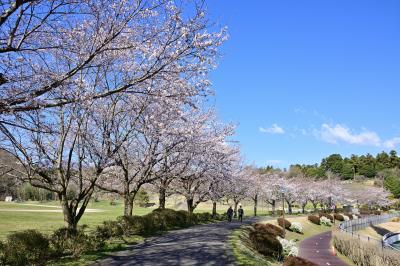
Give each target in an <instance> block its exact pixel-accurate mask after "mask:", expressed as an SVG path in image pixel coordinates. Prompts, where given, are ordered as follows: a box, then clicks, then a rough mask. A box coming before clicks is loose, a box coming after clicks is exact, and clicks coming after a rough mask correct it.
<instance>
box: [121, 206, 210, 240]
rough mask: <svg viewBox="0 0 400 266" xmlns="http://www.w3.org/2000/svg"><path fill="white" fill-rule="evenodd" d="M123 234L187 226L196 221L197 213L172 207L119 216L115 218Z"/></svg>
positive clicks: (150, 232) (146, 232) (150, 233)
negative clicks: (139, 214) (141, 214)
mask: <svg viewBox="0 0 400 266" xmlns="http://www.w3.org/2000/svg"><path fill="white" fill-rule="evenodd" d="M200 217H201V218H203V219H205V218H207V219H208V218H209V217H211V214H206V215H204V214H201V215H200ZM117 221H118V223H119V224H120V227H121V229H122V231H123V234H124V235H128V236H129V235H135V234H136V235H152V234H154V233H157V232H160V231H168V230H171V229H176V228H184V227H188V226H190V225H192V224H196V223H197V222H198V215H197V214H193V215H192V216H190V214H189V213H188V212H187V211H175V210H172V209H155V210H154V211H153V212H151V213H149V214H146V215H143V216H135V215H134V216H121V217H118V219H117Z"/></svg>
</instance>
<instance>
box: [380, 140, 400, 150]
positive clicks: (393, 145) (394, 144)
mask: <svg viewBox="0 0 400 266" xmlns="http://www.w3.org/2000/svg"><path fill="white" fill-rule="evenodd" d="M383 146H384V147H385V148H388V149H395V148H396V147H397V146H400V137H397V138H392V139H388V140H386V141H385V142H384V143H383Z"/></svg>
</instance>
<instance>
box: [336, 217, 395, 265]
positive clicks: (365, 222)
mask: <svg viewBox="0 0 400 266" xmlns="http://www.w3.org/2000/svg"><path fill="white" fill-rule="evenodd" d="M397 216H398V214H386V215H379V216H370V217H366V218H360V219H356V220H350V221H345V222H342V223H341V224H340V225H339V226H338V230H334V232H333V242H334V245H335V247H336V248H337V250H338V251H340V252H341V253H342V254H343V255H345V256H346V257H349V258H350V259H351V260H352V261H354V262H355V263H356V264H357V265H373V266H387V265H388V266H389V265H390V266H391V265H393V266H394V265H396V266H398V265H400V256H399V252H398V251H395V250H392V249H391V248H389V247H387V246H385V245H384V242H383V241H382V239H375V238H372V237H370V236H367V235H363V234H359V233H358V232H357V230H361V229H364V228H366V227H369V226H371V225H377V224H380V223H384V222H387V221H389V220H390V219H391V218H394V217H397Z"/></svg>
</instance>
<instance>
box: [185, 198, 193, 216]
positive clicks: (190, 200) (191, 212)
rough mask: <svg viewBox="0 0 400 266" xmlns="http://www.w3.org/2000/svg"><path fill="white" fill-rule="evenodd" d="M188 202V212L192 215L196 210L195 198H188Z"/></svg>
mask: <svg viewBox="0 0 400 266" xmlns="http://www.w3.org/2000/svg"><path fill="white" fill-rule="evenodd" d="M186 203H187V208H188V212H189V214H190V215H192V214H193V211H194V206H193V199H187V200H186Z"/></svg>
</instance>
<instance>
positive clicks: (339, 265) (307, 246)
mask: <svg viewBox="0 0 400 266" xmlns="http://www.w3.org/2000/svg"><path fill="white" fill-rule="evenodd" d="M331 239H332V232H331V231H329V232H325V233H322V234H318V235H315V236H312V237H309V238H306V239H304V240H303V241H301V242H300V250H299V256H300V257H302V258H305V259H307V260H309V261H312V262H314V263H316V264H318V265H320V266H327V265H328V266H329V265H332V266H346V265H348V264H347V263H345V262H344V261H342V260H341V259H340V258H338V257H337V256H336V255H335V254H334V253H333V248H332V246H331Z"/></svg>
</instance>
